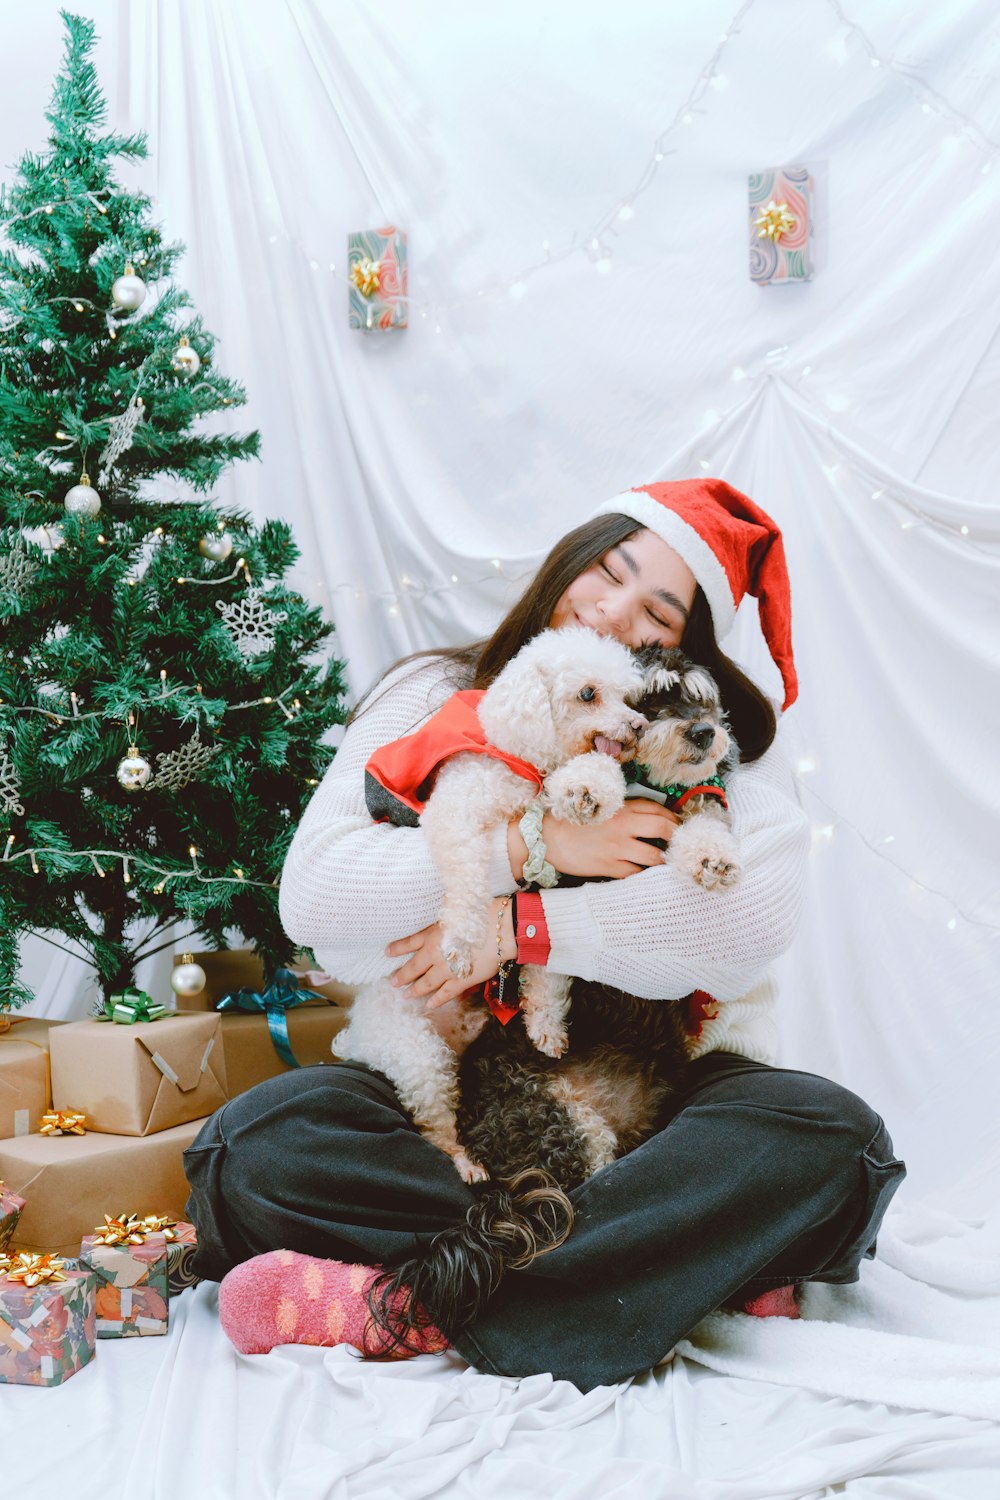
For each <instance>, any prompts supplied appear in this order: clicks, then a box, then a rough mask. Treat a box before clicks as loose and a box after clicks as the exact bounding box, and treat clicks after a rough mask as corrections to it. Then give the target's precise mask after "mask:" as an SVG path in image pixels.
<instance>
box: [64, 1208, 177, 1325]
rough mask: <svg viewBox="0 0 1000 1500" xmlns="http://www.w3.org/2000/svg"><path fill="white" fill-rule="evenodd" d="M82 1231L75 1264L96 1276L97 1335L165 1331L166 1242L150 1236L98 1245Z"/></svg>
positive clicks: (94, 1236) (90, 1235)
mask: <svg viewBox="0 0 1000 1500" xmlns="http://www.w3.org/2000/svg"><path fill="white" fill-rule="evenodd" d="M98 1238H99V1236H98V1235H94V1234H88V1235H86V1236H85V1237H84V1240H83V1243H82V1244H81V1246H80V1264H81V1266H85V1267H86V1268H87V1269H88V1270H91V1271H93V1272H94V1274H95V1276H96V1277H97V1294H96V1300H97V1337H98V1338H99V1339H126V1338H132V1337H135V1336H137V1335H146V1334H157V1333H166V1331H167V1319H168V1316H169V1313H168V1300H167V1299H168V1296H169V1292H168V1287H167V1241H166V1237H165V1236H164V1235H162V1234H150V1235H147V1237H146V1239H145V1240H144V1241H143V1243H142V1244H141V1245H128V1244H126V1245H100V1244H98V1243H97V1241H98Z"/></svg>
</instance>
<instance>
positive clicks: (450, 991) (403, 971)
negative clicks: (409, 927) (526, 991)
mask: <svg viewBox="0 0 1000 1500" xmlns="http://www.w3.org/2000/svg"><path fill="white" fill-rule="evenodd" d="M653 852H654V854H655V853H657V851H656V850H655V849H654V851H653ZM501 908H502V910H503V917H502V919H501V924H500V946H501V951H502V953H503V957H504V961H506V960H507V959H509V958H516V957H517V942H516V940H515V938H514V923H513V919H512V917H511V903H510V898H509V897H506V898H504V897H500V896H498V897H497V898H496V899H495V900H493V901H491V902H490V907H489V914H488V921H487V923H486V940H485V942H484V943H483V944H482V946H481V947H480V948H479V949H478V950H477V951H476V952H475V953H474V954H473V959H472V973H471V974H470V975H469V976H468V978H466V979H456V978H455V976H454V974H453V973H452V972H451V970H450V969H449V967H448V965H447V964H446V963H445V961H444V957H443V955H442V953H441V924H440V923H439V922H433V923H432V924H431V926H430V927H424V928H423V929H422V930H421V931H420V932H414V933H411V935H410V936H409V937H405V938H397V939H396V941H395V942H394V943H390V944H389V946H388V948H386V950H385V951H386V955H387V957H389V958H399V957H401V956H403V955H404V954H408V955H409V957H408V958H407V960H406V963H405V964H401V965H400V967H399V968H398V969H397V970H396V972H395V973H394V974H393V975H392V977H391V978H390V980H389V983H390V984H391V985H392V986H393V987H394V988H395V989H398V990H400V991H401V992H402V993H403V994H404V995H412V996H414V998H416V999H425V1000H426V1001H427V1004H426V1006H425V1009H426V1010H428V1011H432V1010H436V1009H437V1008H438V1006H439V1005H447V1003H448V1001H449V1000H455V999H456V998H457V997H458V996H459V995H461V994H462V993H463V992H464V991H465V990H467V989H471V988H472V987H473V986H475V985H479V984H484V983H485V982H486V980H487V979H492V978H493V976H494V974H496V973H497V972H498V970H499V968H500V960H499V959H498V958H497V916H498V914H499V913H500V911H501Z"/></svg>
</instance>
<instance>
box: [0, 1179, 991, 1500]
mask: <svg viewBox="0 0 1000 1500" xmlns="http://www.w3.org/2000/svg"><path fill="white" fill-rule="evenodd" d="M216 1293H217V1288H216V1286H215V1285H214V1284H213V1283H203V1284H202V1285H201V1286H199V1287H197V1288H193V1289H189V1290H188V1291H186V1292H185V1293H184V1294H183V1296H182V1297H180V1298H179V1299H177V1300H176V1301H175V1302H174V1303H173V1304H172V1310H171V1329H170V1333H169V1335H168V1336H167V1337H165V1338H148V1339H132V1340H123V1341H110V1340H108V1341H103V1342H102V1343H100V1344H99V1346H98V1354H97V1358H96V1359H95V1360H94V1361H93V1362H92V1364H91V1365H90V1366H89V1367H88V1368H87V1369H86V1370H84V1371H81V1372H80V1374H78V1375H76V1376H75V1377H74V1378H73V1379H72V1380H70V1381H69V1382H68V1383H67V1384H66V1385H65V1386H63V1387H61V1388H59V1389H56V1390H52V1391H46V1390H36V1389H21V1388H18V1387H7V1388H5V1389H4V1390H3V1391H2V1392H0V1436H2V1439H3V1451H2V1473H3V1480H4V1483H3V1493H4V1494H7V1495H16V1494H26V1493H30V1494H33V1495H42V1494H47V1495H50V1496H51V1495H58V1494H64V1495H72V1497H73V1500H97V1497H98V1496H100V1497H101V1500H107V1497H109V1496H111V1495H141V1496H142V1497H143V1500H161V1497H163V1500H166V1497H168V1496H169V1497H170V1500H178V1497H180V1496H187V1497H190V1500H237V1497H238V1500H390V1497H392V1500H430V1497H441V1500H445V1497H452V1496H454V1497H459V1496H461V1497H472V1496H475V1497H476V1500H660V1497H663V1500H667V1497H670V1500H825V1497H827V1496H834V1495H847V1496H849V1497H852V1500H875V1497H878V1500H998V1496H1000V1216H997V1217H996V1218H995V1219H993V1220H991V1221H984V1220H982V1219H978V1220H977V1219H974V1218H971V1217H960V1216H957V1215H955V1214H954V1213H950V1212H947V1211H945V1210H944V1209H941V1208H936V1207H931V1206H928V1205H927V1204H926V1203H925V1204H923V1205H921V1206H920V1207H919V1208H912V1207H911V1208H909V1209H907V1210H905V1211H903V1210H898V1209H896V1208H895V1207H894V1208H893V1209H891V1210H890V1213H889V1216H888V1218H887V1220H886V1223H885V1225H884V1226H883V1232H882V1235H881V1238H880V1246H879V1258H878V1260H876V1261H874V1262H870V1263H866V1264H865V1266H864V1267H863V1273H862V1278H861V1281H860V1282H859V1283H858V1284H857V1285H856V1286H854V1287H843V1288H830V1287H820V1286H812V1287H810V1288H809V1289H807V1295H806V1298H805V1302H804V1308H803V1312H804V1316H803V1319H802V1320H801V1321H800V1322H791V1321H788V1320H785V1319H771V1320H767V1321H760V1320H756V1319H750V1318H747V1317H745V1316H743V1315H742V1314H717V1315H715V1316H714V1317H712V1318H708V1319H706V1320H705V1322H704V1323H702V1324H701V1325H700V1326H699V1327H698V1328H697V1329H696V1330H695V1331H694V1333H693V1334H692V1336H691V1338H690V1339H689V1340H686V1341H685V1342H684V1343H683V1344H682V1345H681V1346H680V1347H679V1351H678V1354H677V1356H676V1358H675V1359H674V1361H673V1363H672V1364H670V1365H667V1366H665V1367H664V1368H662V1369H659V1370H656V1371H654V1372H652V1373H650V1374H648V1375H645V1376H643V1377H642V1378H641V1379H637V1380H635V1381H633V1382H631V1383H630V1384H623V1385H620V1386H605V1387H601V1388H600V1389H598V1390H596V1391H592V1392H590V1394H589V1395H586V1396H584V1395H581V1394H580V1393H579V1392H578V1391H577V1390H575V1389H574V1388H573V1387H572V1386H570V1385H568V1384H566V1383H565V1382H556V1381H553V1380H551V1379H550V1378H549V1377H548V1376H535V1377H533V1378H531V1379H528V1380H521V1381H516V1380H504V1379H498V1378H495V1377H493V1376H487V1375H479V1374H477V1373H476V1372H475V1371H473V1370H470V1369H469V1368H468V1367H467V1366H466V1365H465V1364H464V1363H463V1362H462V1361H461V1360H460V1359H458V1358H457V1357H456V1356H452V1355H446V1356H443V1357H433V1356H425V1357H423V1358H421V1359H415V1360H410V1361H408V1362H405V1363H398V1364H384V1365H379V1364H363V1363H361V1362H360V1361H359V1360H358V1359H357V1358H355V1357H354V1356H353V1355H352V1354H351V1353H350V1352H349V1351H348V1350H347V1349H345V1348H343V1347H341V1348H337V1349H312V1348H300V1347H294V1346H291V1347H286V1348H281V1349H277V1350H275V1351H273V1352H272V1353H271V1354H269V1355H266V1356H263V1357H260V1356H258V1357H252V1358H247V1357H244V1356H241V1355H238V1354H237V1353H236V1352H235V1351H234V1350H233V1348H232V1347H231V1345H230V1344H229V1343H228V1341H227V1340H226V1338H225V1336H224V1335H223V1333H222V1332H221V1330H220V1328H219V1324H218V1319H217V1316H216Z"/></svg>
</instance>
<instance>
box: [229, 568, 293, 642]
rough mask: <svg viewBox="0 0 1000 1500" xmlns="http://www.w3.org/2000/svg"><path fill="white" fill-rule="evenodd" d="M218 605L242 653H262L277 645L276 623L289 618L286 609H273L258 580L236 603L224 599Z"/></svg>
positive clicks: (278, 623)
mask: <svg viewBox="0 0 1000 1500" xmlns="http://www.w3.org/2000/svg"><path fill="white" fill-rule="evenodd" d="M215 607H216V609H217V610H219V611H220V613H221V615H222V623H223V624H224V625H225V627H226V629H227V630H228V631H229V633H230V635H231V636H232V638H233V640H234V642H235V643H236V649H237V651H238V652H239V653H240V655H241V656H247V657H255V656H263V655H264V654H265V653H266V652H268V651H270V650H271V647H272V646H273V645H274V627H275V625H280V624H281V623H282V621H284V620H287V619H288V615H287V613H286V611H285V610H283V609H280V610H276V609H271V607H270V605H268V604H265V602H264V600H263V598H262V597H261V591H260V589H259V588H258V587H257V585H256V584H254V585H252V586H251V587H250V588H248V589H247V591H246V593H245V594H244V596H243V598H242V599H239V600H237V601H236V603H235V604H226V603H224V602H223V601H222V600H221V599H217V600H216V601H215Z"/></svg>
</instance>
